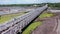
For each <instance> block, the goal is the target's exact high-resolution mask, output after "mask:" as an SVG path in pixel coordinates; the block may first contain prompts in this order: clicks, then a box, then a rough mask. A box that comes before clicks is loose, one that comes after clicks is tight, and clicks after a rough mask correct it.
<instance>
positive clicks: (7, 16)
mask: <svg viewBox="0 0 60 34" xmlns="http://www.w3.org/2000/svg"><path fill="white" fill-rule="evenodd" d="M22 14H24V12H21V13H15V14H7V15H2V16H1V17H0V24H2V23H5V22H6V21H8V20H10V19H12V18H14V17H17V16H20V15H22Z"/></svg>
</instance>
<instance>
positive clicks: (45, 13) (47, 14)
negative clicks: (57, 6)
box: [22, 12, 53, 34]
mask: <svg viewBox="0 0 60 34" xmlns="http://www.w3.org/2000/svg"><path fill="white" fill-rule="evenodd" d="M51 16H53V14H52V13H48V12H43V13H42V14H41V15H39V17H38V19H40V18H45V17H51ZM38 19H37V20H38ZM39 25H42V22H41V21H33V22H32V24H30V25H29V26H28V27H27V28H26V29H25V30H24V31H23V33H22V34H30V33H31V31H33V30H34V29H35V28H36V27H37V26H39Z"/></svg>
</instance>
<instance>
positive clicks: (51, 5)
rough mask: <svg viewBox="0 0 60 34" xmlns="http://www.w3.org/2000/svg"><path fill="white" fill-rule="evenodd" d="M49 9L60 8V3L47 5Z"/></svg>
mask: <svg viewBox="0 0 60 34" xmlns="http://www.w3.org/2000/svg"><path fill="white" fill-rule="evenodd" d="M47 4H48V6H49V7H58V8H60V3H47Z"/></svg>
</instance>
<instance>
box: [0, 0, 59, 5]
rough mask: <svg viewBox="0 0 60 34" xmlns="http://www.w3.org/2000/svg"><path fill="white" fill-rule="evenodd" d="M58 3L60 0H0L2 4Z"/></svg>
mask: <svg viewBox="0 0 60 34" xmlns="http://www.w3.org/2000/svg"><path fill="white" fill-rule="evenodd" d="M47 2H50V3H57V2H60V0H0V4H32V3H47Z"/></svg>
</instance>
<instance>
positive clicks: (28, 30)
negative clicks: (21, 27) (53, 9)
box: [22, 22, 41, 34]
mask: <svg viewBox="0 0 60 34" xmlns="http://www.w3.org/2000/svg"><path fill="white" fill-rule="evenodd" d="M38 25H41V22H33V23H32V24H30V25H29V27H28V28H27V29H25V31H23V33H22V34H29V33H30V31H32V30H34V29H35V28H36V27H37V26H38Z"/></svg>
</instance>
